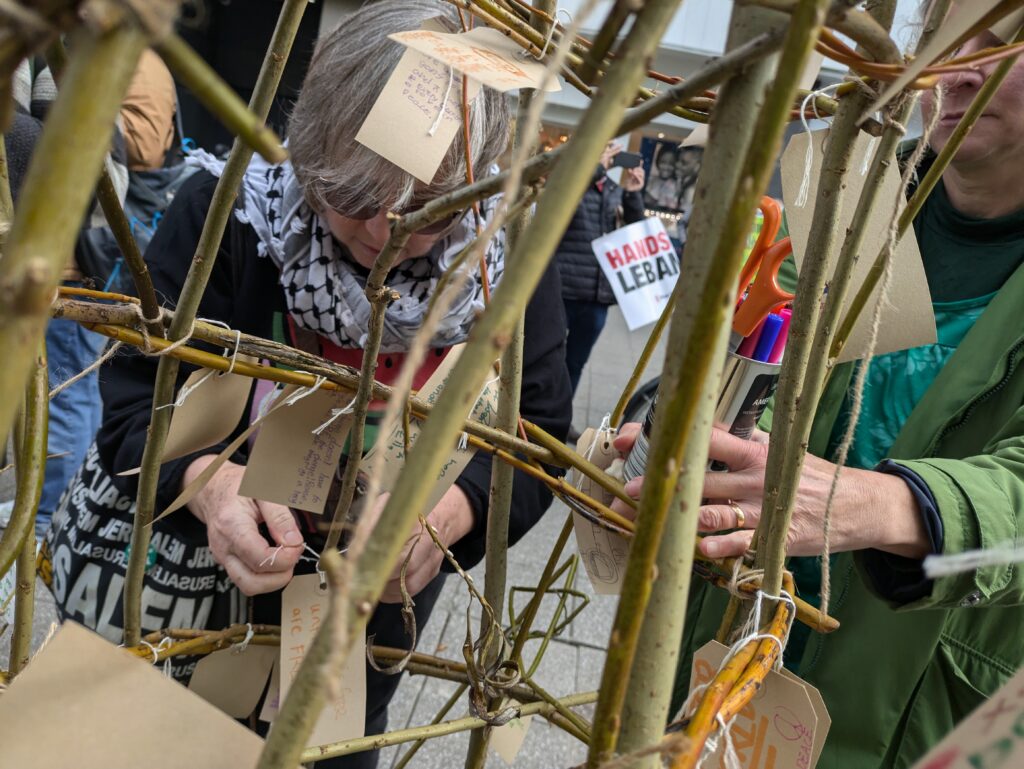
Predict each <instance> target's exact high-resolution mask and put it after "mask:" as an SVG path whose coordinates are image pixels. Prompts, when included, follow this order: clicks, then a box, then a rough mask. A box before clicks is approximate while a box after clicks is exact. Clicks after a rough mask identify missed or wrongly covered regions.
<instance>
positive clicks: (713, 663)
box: [690, 641, 827, 769]
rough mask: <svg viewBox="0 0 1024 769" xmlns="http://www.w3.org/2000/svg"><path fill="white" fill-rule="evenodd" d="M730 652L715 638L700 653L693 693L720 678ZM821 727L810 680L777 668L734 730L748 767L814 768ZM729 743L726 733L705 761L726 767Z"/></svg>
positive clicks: (741, 761)
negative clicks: (787, 674) (811, 694)
mask: <svg viewBox="0 0 1024 769" xmlns="http://www.w3.org/2000/svg"><path fill="white" fill-rule="evenodd" d="M728 651H729V649H728V647H726V646H724V645H722V644H720V643H718V642H717V641H710V642H708V643H707V644H705V645H704V646H702V647H701V648H700V649H699V650H698V651H697V653H696V654H694V656H693V668H692V673H691V675H690V690H691V691H693V689H694V688H695V687H697V686H701V685H703V684H706V683H708V682H709V681H711V679H712V678H714V676H715V674H716V673H717V672H718V669H719V667H720V666H721V664H722V661H723V660H724V659H725V655H726V654H727V653H728ZM818 728H819V727H818V717H817V715H816V714H815V708H814V706H813V704H812V703H811V699H810V697H809V695H808V693H807V690H806V688H805V684H803V683H802V682H800V681H799V680H793V679H792V678H787V677H786V676H783V675H780V674H779V673H776V672H775V671H772V672H770V673H769V674H768V677H767V678H766V679H765V683H764V685H763V686H762V687H761V688H760V689H758V692H757V694H755V695H754V699H753V700H751V701H750V703H749V704H748V705H747V706H746V707H745V708H743V710H741V711H740V712H739V714H738V715H737V716H736V718H735V719H734V720H733V722H732V725H731V727H730V729H729V733H730V734H731V736H732V744H733V746H734V748H735V749H736V754H737V757H738V758H739V765H740V766H741V767H743V769H782V767H786V768H787V769H789V768H790V767H792V769H813V767H814V758H815V756H814V749H815V745H816V744H817V739H816V732H817V729H818ZM826 728H827V727H826ZM821 739H822V742H824V739H823V738H821ZM725 746H726V740H725V737H724V736H723V737H721V738H720V739H719V740H718V749H717V750H716V751H715V753H714V755H713V756H712V758H711V760H709V761H705V762H704V765H705V766H707V767H708V768H709V769H725V767H726V764H725Z"/></svg>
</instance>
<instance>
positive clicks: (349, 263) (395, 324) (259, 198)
mask: <svg viewBox="0 0 1024 769" xmlns="http://www.w3.org/2000/svg"><path fill="white" fill-rule="evenodd" d="M189 162H191V163H194V164H196V165H198V166H200V167H201V168H203V169H205V170H207V171H209V172H210V173H212V174H214V175H215V176H217V177H219V176H220V174H221V172H222V171H223V169H224V162H223V161H221V160H218V159H217V158H215V157H214V156H213V155H210V154H209V153H207V152H205V151H203V150H196V151H194V152H192V153H190V156H189ZM242 190H243V194H244V205H243V206H242V207H240V208H237V209H236V210H235V216H236V217H237V218H238V220H239V221H241V222H244V223H245V224H248V225H250V226H251V227H252V228H253V230H254V231H255V232H256V236H257V238H258V239H259V246H258V255H259V256H265V257H269V258H270V259H271V260H272V261H273V262H274V264H275V265H277V267H278V269H279V270H280V272H281V277H280V282H281V287H282V288H283V289H284V293H285V299H286V302H287V305H288V311H289V313H290V315H291V317H292V318H293V319H294V320H295V322H296V323H297V324H298V325H299V326H301V327H303V328H305V329H308V330H309V331H313V332H315V333H317V334H321V335H323V336H325V337H327V338H328V339H330V340H331V341H332V342H334V343H335V344H337V345H338V346H339V347H346V348H352V347H358V348H363V347H365V346H366V338H367V330H368V329H369V323H370V302H369V300H367V298H366V295H365V294H364V293H363V289H364V288H365V285H366V275H365V274H364V271H363V270H362V268H361V267H359V266H358V265H356V263H355V261H354V260H353V259H352V257H351V255H350V254H349V253H348V250H347V249H346V248H345V247H344V246H343V245H341V244H340V243H338V242H337V241H336V240H335V239H334V237H333V236H332V235H331V231H330V228H329V227H328V226H327V223H326V222H324V221H323V220H321V218H320V217H319V216H318V215H317V214H316V212H315V211H313V209H312V208H310V206H309V204H308V203H306V200H305V198H304V197H303V195H302V191H301V189H300V186H299V184H298V181H297V180H296V178H295V174H294V172H293V171H292V167H291V164H290V163H288V162H285V163H282V164H280V165H271V164H269V163H267V162H266V161H265V160H263V159H262V158H260V157H258V156H256V157H254V158H253V160H252V162H251V163H250V164H249V168H248V170H246V172H245V177H244V179H243V181H242ZM498 199H499V197H498V196H494V197H491V198H488V199H487V200H485V201H482V202H481V204H480V211H481V215H482V217H483V219H484V222H486V221H487V219H488V218H489V217H490V216H491V215H492V214H493V212H494V209H495V207H496V205H497V202H498ZM474 237H476V226H475V222H474V218H473V216H472V215H468V216H465V217H463V218H462V220H461V221H460V222H459V223H458V224H457V225H456V226H455V228H454V229H453V230H452V231H451V232H450V233H448V234H447V235H445V236H444V237H443V238H441V239H440V240H438V242H437V243H436V244H435V245H434V247H433V248H432V249H431V250H430V252H429V253H428V254H427V255H426V256H423V257H420V258H416V259H409V260H407V261H405V262H402V263H401V264H399V265H398V266H396V267H395V268H394V269H393V270H392V271H391V273H390V274H389V275H388V278H387V285H388V287H390V288H392V289H394V290H395V291H397V292H398V294H399V296H400V298H399V299H398V300H397V301H395V302H392V304H391V305H390V306H389V307H388V309H387V312H386V314H385V317H384V337H383V341H382V344H381V352H404V351H406V350H408V349H409V346H410V345H411V343H412V339H413V337H414V336H415V335H416V332H417V331H418V330H419V328H420V326H421V325H422V323H423V319H424V317H425V316H426V314H427V307H428V305H429V303H430V298H431V296H432V295H433V293H434V290H435V289H436V287H437V282H438V280H439V279H440V277H441V275H442V274H443V273H444V271H445V270H446V269H447V268H448V267H449V266H450V265H451V264H452V261H453V260H454V259H455V257H456V256H457V255H458V254H459V253H461V252H462V251H463V249H465V247H466V246H467V245H469V243H470V242H471V241H472V240H473V238H474ZM504 258H505V235H504V232H503V231H499V233H498V235H497V236H495V237H494V238H493V239H492V240H491V242H490V243H488V244H487V248H486V251H485V261H486V264H487V274H488V278H489V280H490V285H491V286H492V287H493V286H496V285H497V283H498V281H500V280H501V275H502V273H503V271H504ZM483 307H484V301H483V283H482V280H481V277H480V273H479V268H475V269H474V273H473V275H472V276H471V277H470V278H469V279H468V280H466V281H465V282H464V284H463V286H462V288H461V290H460V291H459V294H458V296H456V297H455V300H454V301H453V302H452V305H451V307H450V308H449V310H448V314H447V315H446V316H445V318H444V320H443V321H442V322H441V324H440V326H439V328H438V330H437V332H436V334H435V335H434V339H433V340H432V342H431V345H432V346H433V347H449V346H451V345H454V344H458V343H460V342H463V341H465V340H466V338H467V337H468V336H469V329H470V327H471V326H472V324H473V321H474V319H475V317H476V314H477V313H478V312H479V311H481V310H482V309H483Z"/></svg>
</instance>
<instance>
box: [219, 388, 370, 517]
mask: <svg viewBox="0 0 1024 769" xmlns="http://www.w3.org/2000/svg"><path fill="white" fill-rule="evenodd" d="M352 397H353V393H350V392H346V391H338V390H334V391H330V390H317V391H316V392H315V393H313V394H312V395H310V396H308V397H306V398H303V399H302V400H300V401H298V402H297V403H295V404H294V405H292V406H289V407H288V408H287V409H282V410H280V411H278V412H276V413H274V414H272V415H270V416H269V417H268V418H267V420H266V421H265V422H264V423H263V426H262V427H261V428H260V432H259V435H257V436H256V442H255V444H254V445H253V449H252V452H251V453H250V455H249V461H248V462H247V463H246V465H245V474H244V475H243V476H242V484H241V486H239V489H238V493H239V494H241V495H242V496H243V497H251V498H253V499H261V500H263V501H265V502H276V503H277V504H279V505H286V506H288V507H295V508H298V509H299V510H306V511H307V512H310V513H315V514H317V515H320V514H321V513H323V511H324V505H325V504H326V503H327V492H328V491H330V488H331V481H332V480H333V479H334V474H335V472H336V471H337V468H338V460H339V459H340V458H341V451H342V448H343V447H344V445H345V438H346V436H347V435H348V431H349V428H351V426H352V417H351V416H350V415H348V414H343V415H341V416H339V417H337V418H336V419H335V420H334V421H333V422H331V423H330V424H329V425H327V427H325V428H324V429H323V431H322V432H320V433H314V432H313V431H314V430H316V429H317V428H318V427H320V426H321V425H323V424H324V423H325V422H327V420H329V419H330V418H331V416H332V410H333V409H343V408H345V406H346V405H348V403H350V402H351V400H352Z"/></svg>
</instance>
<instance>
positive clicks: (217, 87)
mask: <svg viewBox="0 0 1024 769" xmlns="http://www.w3.org/2000/svg"><path fill="white" fill-rule="evenodd" d="M297 15H298V17H299V18H300V19H301V13H299V14H297ZM278 29H280V27H279V28H278ZM274 34H275V36H276V35H277V30H275V32H274ZM276 42H279V41H277V40H272V41H271V44H270V45H271V50H273V49H274V46H275V43H276ZM290 47H291V40H288V41H287V45H286V50H285V52H284V56H283V58H281V59H280V60H279V64H280V66H281V69H282V70H283V68H284V62H285V60H286V59H287V58H288V56H287V53H288V52H287V49H288V48H290ZM155 50H156V52H157V53H159V54H160V57H161V58H162V59H163V60H164V62H165V63H166V64H167V67H168V69H170V70H171V72H173V73H174V77H175V79H176V80H178V81H179V82H181V83H182V84H183V85H184V86H185V87H186V88H188V90H190V91H191V92H192V94H193V95H194V96H195V97H196V98H197V99H198V100H199V101H200V103H201V104H202V105H203V106H204V107H206V108H207V109H208V110H210V112H212V113H213V114H214V115H215V116H216V117H217V119H218V120H220V122H221V123H223V124H224V127H225V128H227V129H228V130H229V131H230V132H231V133H232V134H234V135H235V136H237V137H238V138H239V139H241V140H242V142H244V143H245V144H246V145H247V146H248V147H249V149H250V150H251V151H256V152H258V153H259V154H260V155H262V156H263V158H264V159H265V160H266V161H267V162H268V163H282V162H284V161H285V160H287V159H288V153H287V152H286V151H285V149H284V147H283V146H282V144H281V140H280V139H279V138H278V137H277V135H276V134H275V133H274V132H273V131H272V130H271V129H270V128H268V127H267V125H266V121H267V112H265V111H263V110H260V109H257V108H256V107H255V104H253V105H251V106H250V107H246V105H245V102H244V101H242V100H241V99H240V98H239V97H238V94H236V93H235V92H234V91H233V90H232V89H231V86H229V85H228V84H227V83H225V82H224V80H223V79H222V78H221V77H220V75H218V74H217V73H216V72H214V70H213V68H212V67H210V65H209V64H207V63H206V62H205V61H203V58H202V57H201V56H200V55H199V54H198V53H196V52H195V51H194V50H192V48H191V47H190V46H189V44H188V43H186V42H185V41H184V40H182V39H181V38H180V37H178V35H175V34H171V35H168V36H167V37H165V38H164V39H163V40H161V41H160V42H159V43H157V45H156V46H155ZM275 54H280V51H275ZM264 66H265V65H264ZM257 87H258V84H257ZM273 90H274V91H276V90H277V83H276V80H275V83H274V89H273ZM253 101H254V102H255V95H254V96H253Z"/></svg>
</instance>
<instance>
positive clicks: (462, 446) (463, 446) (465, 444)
mask: <svg viewBox="0 0 1024 769" xmlns="http://www.w3.org/2000/svg"><path fill="white" fill-rule="evenodd" d="M457 448H458V450H459V451H467V450H468V449H469V433H466V432H463V433H462V435H460V436H459V445H458V447H457Z"/></svg>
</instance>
